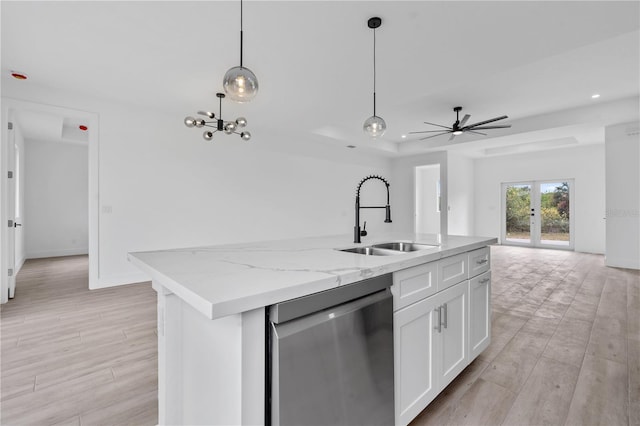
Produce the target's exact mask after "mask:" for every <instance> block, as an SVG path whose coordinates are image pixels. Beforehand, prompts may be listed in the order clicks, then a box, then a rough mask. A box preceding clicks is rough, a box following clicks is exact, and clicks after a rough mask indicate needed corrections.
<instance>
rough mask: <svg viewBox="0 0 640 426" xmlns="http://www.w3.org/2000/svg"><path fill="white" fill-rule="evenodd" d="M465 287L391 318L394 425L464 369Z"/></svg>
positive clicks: (466, 359) (402, 422) (465, 284)
mask: <svg viewBox="0 0 640 426" xmlns="http://www.w3.org/2000/svg"><path fill="white" fill-rule="evenodd" d="M468 298H469V287H468V281H463V282H461V283H458V284H456V285H454V286H452V287H450V288H448V289H446V290H444V291H441V292H439V293H437V294H435V295H433V296H431V297H428V298H426V299H423V300H421V301H419V302H416V303H414V304H412V305H410V306H407V307H405V308H403V309H400V310H399V311H397V312H396V313H395V314H394V339H395V342H394V344H395V348H396V352H395V382H396V383H395V389H396V395H395V398H396V424H398V425H406V424H408V423H409V422H410V421H411V420H413V419H414V418H415V416H416V415H417V414H418V413H420V412H421V411H422V410H423V409H424V408H425V407H426V406H427V404H429V402H431V401H432V400H433V399H434V398H435V397H436V396H437V395H438V393H440V391H441V390H442V389H443V388H444V387H445V386H446V385H447V384H449V382H451V380H453V379H454V378H455V377H456V376H457V375H458V374H459V373H460V372H461V371H462V370H463V369H464V368H465V367H466V366H467V365H468V363H469V349H468V343H467V342H468V330H467V327H468V325H467V324H468V317H467V315H468V312H469V306H468V303H469V301H468Z"/></svg>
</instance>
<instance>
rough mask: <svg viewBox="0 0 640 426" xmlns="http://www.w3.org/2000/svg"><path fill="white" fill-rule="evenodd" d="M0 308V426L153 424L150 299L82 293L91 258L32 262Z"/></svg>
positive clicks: (145, 294)
mask: <svg viewBox="0 0 640 426" xmlns="http://www.w3.org/2000/svg"><path fill="white" fill-rule="evenodd" d="M17 278H18V281H17V286H16V294H15V298H14V299H12V300H10V301H9V302H8V303H6V304H4V305H2V307H1V309H2V311H1V339H2V340H1V344H2V351H1V355H2V358H1V360H0V363H1V380H2V383H1V389H2V393H1V402H0V404H1V406H0V410H1V414H0V416H1V417H0V421H1V423H2V425H54V424H55V425H80V424H82V425H109V424H113V425H124V424H131V425H143V424H149V425H152V424H156V422H157V416H158V414H157V413H158V409H157V403H158V399H157V389H158V383H157V357H158V355H157V335H156V293H155V292H154V291H153V290H152V289H151V285H150V284H149V283H145V284H136V285H129V286H123V287H116V288H110V289H104V290H92V291H89V290H87V283H88V258H87V257H86V256H73V257H65V258H50V259H38V260H29V261H27V262H26V263H25V265H24V266H23V268H22V270H21V271H20V273H19V274H18V277H17Z"/></svg>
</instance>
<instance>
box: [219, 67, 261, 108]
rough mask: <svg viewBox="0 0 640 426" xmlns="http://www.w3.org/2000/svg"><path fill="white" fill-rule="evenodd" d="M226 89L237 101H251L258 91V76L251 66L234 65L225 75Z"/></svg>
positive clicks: (224, 83)
mask: <svg viewBox="0 0 640 426" xmlns="http://www.w3.org/2000/svg"><path fill="white" fill-rule="evenodd" d="M223 85H224V91H225V93H226V94H227V96H229V97H230V98H231V99H232V100H234V101H236V102H249V101H250V100H251V99H253V98H254V97H255V96H256V94H257V93H258V78H257V77H256V75H255V74H254V73H253V72H251V70H250V69H249V68H245V67H233V68H231V69H230V70H229V71H227V73H226V74H225V75H224V80H223Z"/></svg>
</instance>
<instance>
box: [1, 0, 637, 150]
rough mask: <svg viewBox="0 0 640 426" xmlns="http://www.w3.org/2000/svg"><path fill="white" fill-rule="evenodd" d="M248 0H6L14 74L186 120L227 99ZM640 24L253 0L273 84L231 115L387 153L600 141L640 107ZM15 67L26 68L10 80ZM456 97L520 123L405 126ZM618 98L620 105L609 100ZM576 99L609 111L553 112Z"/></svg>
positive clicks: (255, 58) (483, 8)
mask: <svg viewBox="0 0 640 426" xmlns="http://www.w3.org/2000/svg"><path fill="white" fill-rule="evenodd" d="M239 5H240V4H239V1H233V2H222V1H208V2H204V1H202V2H187V1H173V2H171V1H165V2H155V1H142V2H93V1H87V2H66V1H62V2H56V1H46V2H6V1H4V2H2V3H1V6H0V7H1V14H2V17H1V18H2V83H3V85H5V84H6V85H19V84H30V85H42V86H47V87H53V88H56V89H61V90H65V91H71V92H78V93H84V94H88V95H91V96H95V97H99V98H104V99H108V100H113V101H119V102H127V103H131V104H135V105H139V106H141V107H147V108H155V109H157V108H162V109H165V110H167V111H169V112H171V113H173V114H175V116H176V120H177V121H178V122H181V121H182V119H183V118H184V116H186V115H192V114H194V113H195V112H196V111H197V110H207V109H208V110H214V111H217V102H216V101H217V99H216V98H215V92H217V91H221V88H222V77H223V75H224V73H225V71H226V70H227V69H228V68H230V67H232V66H235V65H238V63H239ZM371 16H380V17H381V18H382V21H383V23H382V27H381V28H379V29H378V30H376V31H377V32H376V34H377V40H376V41H377V102H378V108H377V109H378V115H380V116H382V117H383V118H384V119H385V121H386V122H387V126H388V130H387V133H386V134H385V136H384V138H383V139H382V140H370V139H368V138H366V137H365V136H364V135H363V134H362V130H361V128H362V123H363V122H364V120H365V119H366V118H367V117H369V116H370V115H371V114H372V85H373V80H372V60H373V58H372V51H373V46H372V42H373V35H372V30H370V29H369V28H367V25H366V22H367V19H368V18H369V17H371ZM639 28H640V2H637V1H622V2H615V1H585V2H582V1H567V2H560V1H533V2H524V1H506V2H505V1H497V2H485V1H469V2H463V1H439V2H436V1H408V2H400V1H386V2H384V1H351V2H347V1H288V2H273V1H246V2H245V4H244V41H245V50H244V53H245V56H244V65H245V66H247V67H249V68H250V69H252V70H253V71H254V72H255V74H256V75H257V76H258V79H259V82H260V92H259V93H258V96H257V97H256V98H255V99H254V101H253V102H251V103H249V104H245V105H236V104H231V103H230V102H226V104H225V106H224V111H225V114H224V115H225V118H227V117H229V118H231V117H235V116H236V115H243V116H246V117H247V118H248V121H249V128H250V130H251V132H252V134H253V136H254V137H253V139H252V141H253V142H255V143H259V142H260V141H262V140H265V141H266V140H268V138H269V135H279V134H282V133H283V132H288V133H290V134H295V135H296V139H297V140H298V141H301V142H302V141H314V142H320V143H325V144H328V145H332V146H336V147H339V148H340V149H344V148H343V147H344V146H346V145H350V144H351V145H356V146H357V147H358V148H360V149H365V150H368V151H372V152H377V153H380V154H382V155H387V156H399V155H409V154H415V153H420V152H428V151H433V150H442V149H455V150H457V151H459V152H464V153H466V154H467V155H472V156H476V157H478V156H485V155H502V154H505V153H510V152H522V150H532V149H549V148H550V147H553V146H571V145H575V144H583V143H599V142H602V139H603V136H602V128H603V126H604V125H607V124H613V122H621V121H630V120H633V119H637V118H638V112H637V109H634V108H631V109H630V110H628V111H627V110H620V108H617V109H616V108H615V106H616V105H617V104H616V101H617V100H620V99H623V98H630V97H633V96H638V94H639V93H640V82H639V75H640V67H639V64H640V33H639ZM10 70H17V71H21V72H24V73H26V74H28V75H29V80H27V81H22V82H20V81H16V80H13V79H11V78H10V77H8V75H9V71H10ZM593 93H599V94H601V97H600V98H599V99H597V100H593V99H591V95H592V94H593ZM456 105H461V106H463V107H464V110H463V114H465V113H468V114H470V115H471V120H470V122H476V121H481V120H486V119H488V118H492V117H496V116H500V115H508V116H509V119H508V120H504V121H503V122H501V123H500V124H503V123H504V124H512V125H513V127H512V129H509V130H497V131H493V132H492V133H491V135H490V137H480V138H479V139H477V138H471V137H469V136H466V135H465V136H462V137H459V138H456V140H455V142H456V143H454V144H451V143H449V142H448V136H441V137H439V138H433V139H429V140H426V141H416V138H415V137H414V138H412V137H409V138H407V139H403V138H402V137H401V135H403V134H406V133H407V132H409V131H419V130H432V129H433V128H431V127H429V126H426V125H424V124H422V122H423V121H430V122H434V123H440V124H443V125H448V126H450V125H451V123H452V122H453V121H454V119H455V114H454V113H453V111H452V108H453V107H454V106H456ZM609 107H612V108H613V109H611V111H617V113H616V114H612V113H611V112H609V113H601V112H598V111H599V110H598V108H602V109H603V110H606V109H608V108H609ZM576 108H578V110H579V109H580V108H588V109H589V111H590V113H589V114H587V115H588V116H592V117H600V118H602V117H605V116H606V117H607V119H606V120H605V119H595V120H575V119H573V120H568V121H566V122H563V121H562V120H556V119H555V118H554V119H552V120H549V119H548V117H550V116H549V115H548V113H550V112H557V114H558V115H553V116H551V117H565V116H566V117H571V116H572V115H571V111H574V110H575V109H576ZM620 111H622V114H620ZM625 111H626V112H625ZM545 114H546V115H545ZM574 115H575V114H574ZM544 117H547V119H541V118H544ZM200 137H201V136H200V134H199V132H196V131H195V130H194V138H200ZM568 138H569V139H568ZM571 138H572V139H571ZM552 141H560V142H557V143H555V144H554V142H552ZM574 141H575V142H574ZM470 142H473V143H470ZM569 142H571V143H569ZM507 145H518V146H519V147H518V148H513V149H512V151H509V150H508V149H507V150H506V151H505V149H504V147H505V146H507ZM513 150H515V151H513Z"/></svg>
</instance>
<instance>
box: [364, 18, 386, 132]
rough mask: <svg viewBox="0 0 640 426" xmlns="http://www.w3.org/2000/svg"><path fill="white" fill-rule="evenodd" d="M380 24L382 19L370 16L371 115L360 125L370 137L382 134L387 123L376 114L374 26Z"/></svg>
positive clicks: (368, 22) (376, 26)
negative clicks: (371, 57)
mask: <svg viewBox="0 0 640 426" xmlns="http://www.w3.org/2000/svg"><path fill="white" fill-rule="evenodd" d="M380 25H382V19H380V18H378V17H373V18H370V19H369V20H368V21H367V26H368V27H369V28H371V29H372V30H373V115H372V116H371V117H369V118H367V119H366V120H365V122H364V125H363V126H362V129H363V130H364V132H365V133H366V134H367V135H369V136H371V137H372V138H378V137H380V136H382V135H384V132H385V130H387V123H385V122H384V120H383V119H382V117H378V116H377V115H376V28H379V27H380Z"/></svg>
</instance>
